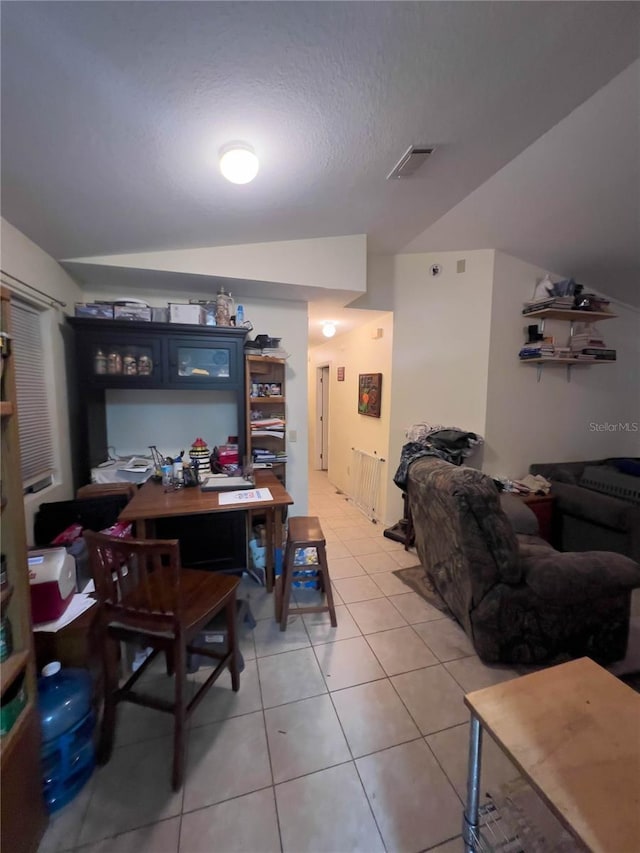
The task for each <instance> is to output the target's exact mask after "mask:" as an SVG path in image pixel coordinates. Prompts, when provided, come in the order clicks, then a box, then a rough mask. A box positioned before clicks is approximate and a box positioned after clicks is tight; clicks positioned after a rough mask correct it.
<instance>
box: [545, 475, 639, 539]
mask: <svg viewBox="0 0 640 853" xmlns="http://www.w3.org/2000/svg"><path fill="white" fill-rule="evenodd" d="M551 494H552V495H553V496H554V497H555V499H556V509H557V510H558V511H559V512H562V513H567V515H573V516H575V517H576V518H583V519H585V521H590V522H592V523H593V524H599V525H600V526H602V527H610V528H611V529H612V530H625V531H626V530H628V531H632V530H633V529H634V528H636V527H637V528H640V507H637V506H635V505H634V504H632V503H629V502H628V501H623V500H620V498H615V497H612V496H611V495H603V494H601V493H600V492H594V491H592V490H591V489H586V488H584V486H573V485H570V484H569V483H554V484H553V486H552V487H551Z"/></svg>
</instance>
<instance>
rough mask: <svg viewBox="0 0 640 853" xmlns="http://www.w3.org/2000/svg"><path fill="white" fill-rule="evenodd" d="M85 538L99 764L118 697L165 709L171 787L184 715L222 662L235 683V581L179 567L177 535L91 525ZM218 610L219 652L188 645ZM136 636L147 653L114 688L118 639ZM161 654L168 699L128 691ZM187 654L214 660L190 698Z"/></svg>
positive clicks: (178, 768) (177, 779) (179, 761)
mask: <svg viewBox="0 0 640 853" xmlns="http://www.w3.org/2000/svg"><path fill="white" fill-rule="evenodd" d="M84 538H85V540H86V542H87V546H88V550H89V561H90V566H91V573H92V575H93V579H94V582H95V587H96V596H97V599H98V607H99V613H98V620H99V628H98V630H99V637H100V644H101V648H102V657H103V667H104V681H105V698H104V713H103V718H102V728H101V733H100V743H99V746H98V762H99V763H101V764H105V763H106V762H107V761H108V760H109V758H110V757H111V751H112V749H113V740H114V732H115V723H116V706H117V704H118V702H122V701H126V702H134V703H135V704H137V705H144V706H147V707H150V708H155V709H157V710H159V711H165V712H168V713H170V714H173V715H174V717H175V725H174V747H173V774H172V784H173V789H174V790H175V791H177V790H178V789H179V788H180V787H181V785H182V781H183V778H184V755H185V728H186V721H187V718H188V717H189V715H190V714H191V712H192V711H193V710H194V709H195V708H196V707H197V705H198V704H199V702H200V700H201V699H202V698H203V696H204V694H205V692H206V691H207V690H208V689H209V687H210V686H211V685H212V684H213V683H214V681H215V680H216V679H217V678H218V676H219V675H220V674H221V673H222V672H223V671H224V669H225V668H227V667H228V668H229V670H230V672H231V686H232V688H233V690H234V691H237V690H238V689H239V687H240V674H239V668H238V645H237V635H236V588H237V586H238V584H239V579H238V578H237V577H233V576H230V575H221V574H213V573H210V572H201V571H195V570H192V569H183V568H182V567H181V565H180V553H179V548H178V540H177V539H173V540H167V541H161V540H132V539H117V538H114V537H110V536H105V535H104V534H102V533H92V532H90V531H86V532H85V534H84ZM223 609H224V610H225V611H226V617H227V620H226V625H227V644H226V651H225V653H224V654H220V653H217V652H214V651H211V650H210V649H208V648H200V647H197V646H195V645H193V640H194V639H195V638H196V636H197V634H198V633H199V632H200V631H201V630H202V628H203V627H204V626H205V625H206V624H207V623H208V622H210V621H211V619H213V617H214V616H216V614H217V613H219V612H220V611H221V610H223ZM140 639H142V641H143V643H144V644H145V645H146V646H149V647H151V648H152V649H153V651H152V653H151V654H150V655H149V657H148V658H146V660H145V661H144V663H143V664H142V665H141V666H140V668H139V669H138V670H137V671H136V672H134V673H133V674H132V675H131V676H130V678H129V679H128V680H127V681H126V682H125V684H123V685H122V686H119V681H118V643H119V642H120V641H122V640H124V641H131V640H136V641H138V640H140ZM161 652H164V653H165V654H166V659H167V673H168V674H169V675H171V674H173V673H175V697H174V701H173V702H170V701H166V700H164V699H160V698H158V697H155V696H151V695H149V694H145V693H143V692H140V691H134V690H133V689H132V688H133V686H134V684H135V683H136V681H137V680H138V679H139V678H140V676H141V675H142V674H143V673H144V672H145V670H146V669H147V667H148V666H149V664H150V663H151V661H152V660H154V659H155V657H156V656H157V655H158V654H159V653H161ZM187 653H191V654H198V655H205V656H207V657H211V658H214V659H216V660H217V666H216V667H215V669H214V670H213V672H212V673H211V675H210V676H209V678H208V679H207V680H206V681H205V682H204V684H203V685H202V687H201V688H200V689H199V690H198V692H197V693H196V694H195V696H193V698H192V699H191V701H190V702H187V693H186V676H187V669H186V667H187V661H186V658H187Z"/></svg>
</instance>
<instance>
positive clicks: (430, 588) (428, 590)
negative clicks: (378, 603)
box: [393, 566, 454, 619]
mask: <svg viewBox="0 0 640 853" xmlns="http://www.w3.org/2000/svg"><path fill="white" fill-rule="evenodd" d="M393 574H394V575H396V576H397V577H399V578H400V580H401V581H402V583H404V584H406V585H407V586H408V587H410V588H411V589H412V590H413V591H414V592H417V593H418V595H421V596H422V597H423V598H424V599H425V601H428V602H429V604H431V605H432V606H433V607H435V608H436V609H437V610H440V612H441V613H444V614H446V615H447V616H450V617H451V618H452V619H453V618H454V617H453V613H452V612H451V611H450V610H449V608H448V607H447V605H446V604H445V601H444V598H443V597H442V596H441V595H440V593H439V592H438V590H437V589H436V588H435V586H434V585H433V583H432V582H431V580H430V579H429V578H428V577H427V573H426V572H425V570H424V569H423V568H422V566H410V567H409V568H408V569H396V570H395V571H394V572H393Z"/></svg>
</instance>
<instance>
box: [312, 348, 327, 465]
mask: <svg viewBox="0 0 640 853" xmlns="http://www.w3.org/2000/svg"><path fill="white" fill-rule="evenodd" d="M315 467H316V469H318V470H320V471H328V470H329V365H328V364H324V365H322V366H321V367H318V368H317V372H316V464H315Z"/></svg>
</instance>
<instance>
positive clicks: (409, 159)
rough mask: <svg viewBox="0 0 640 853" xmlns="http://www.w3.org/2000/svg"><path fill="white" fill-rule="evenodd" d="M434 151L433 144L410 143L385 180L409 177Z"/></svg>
mask: <svg viewBox="0 0 640 853" xmlns="http://www.w3.org/2000/svg"><path fill="white" fill-rule="evenodd" d="M434 151H435V147H434V146H433V145H432V146H430V147H429V146H426V145H411V146H410V147H409V148H407V150H406V151H405V152H404V154H403V155H402V157H401V158H400V159H399V160H398V162H397V163H396V165H395V166H394V167H393V169H392V170H391V171H390V172H389V174H388V175H387V180H388V181H392V180H394V181H395V180H397V179H398V178H410V177H411V176H412V175H414V174H415V173H416V172H417V171H418V169H419V168H420V167H421V166H422V164H423V163H424V162H425V160H427V158H428V157H429V155H430V154H433V152H434Z"/></svg>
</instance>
